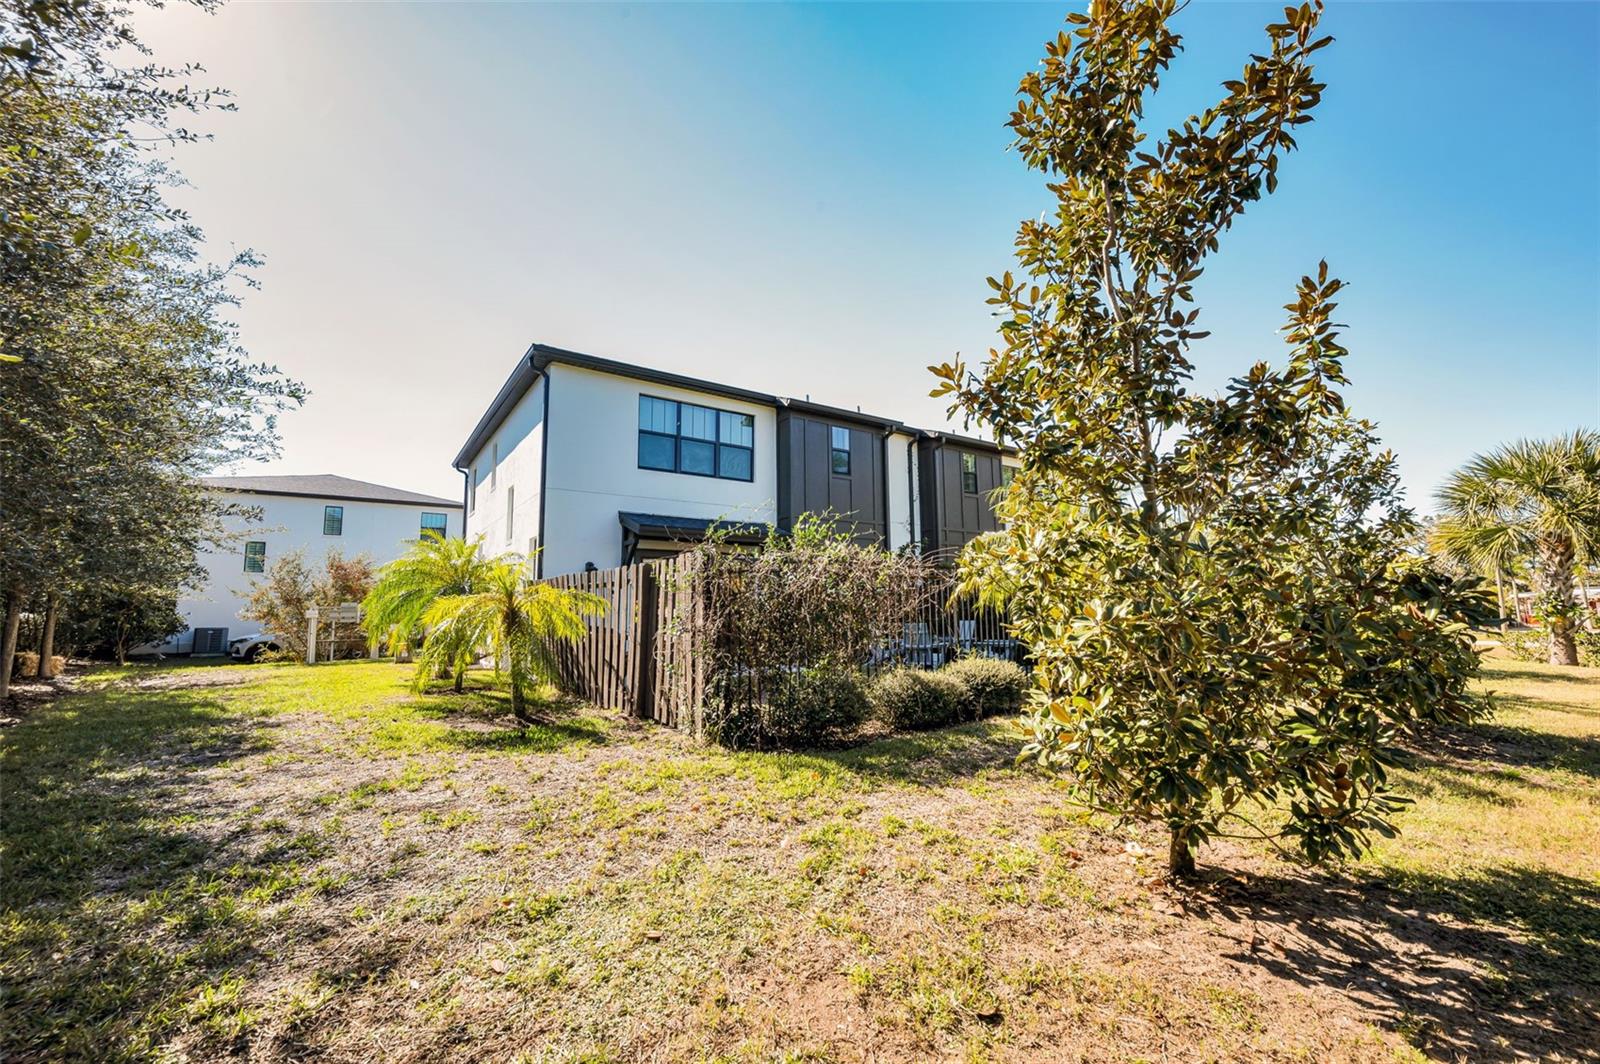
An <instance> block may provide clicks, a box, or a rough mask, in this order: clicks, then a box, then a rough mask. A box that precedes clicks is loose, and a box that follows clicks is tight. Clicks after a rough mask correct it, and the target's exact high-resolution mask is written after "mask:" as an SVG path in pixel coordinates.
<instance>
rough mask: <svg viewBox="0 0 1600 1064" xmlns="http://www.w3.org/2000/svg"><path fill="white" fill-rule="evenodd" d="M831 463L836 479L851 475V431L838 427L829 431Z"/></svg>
mask: <svg viewBox="0 0 1600 1064" xmlns="http://www.w3.org/2000/svg"><path fill="white" fill-rule="evenodd" d="M828 456H829V463H830V465H831V466H832V468H833V475H834V476H836V477H847V476H849V475H850V430H849V429H842V428H840V427H839V426H837V425H834V426H832V427H831V428H829V429H828Z"/></svg>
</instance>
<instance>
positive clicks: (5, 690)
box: [0, 586, 22, 698]
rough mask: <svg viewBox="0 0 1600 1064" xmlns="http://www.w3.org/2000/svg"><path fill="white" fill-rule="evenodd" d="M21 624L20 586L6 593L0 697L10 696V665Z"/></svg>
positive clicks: (12, 662) (0, 656) (14, 656)
mask: <svg viewBox="0 0 1600 1064" xmlns="http://www.w3.org/2000/svg"><path fill="white" fill-rule="evenodd" d="M21 624H22V588H20V587H16V586H13V587H12V588H11V590H10V591H9V592H8V593H7V594H6V627H5V635H4V637H0V698H10V697H11V666H12V665H13V664H14V663H15V662H16V660H17V628H18V626H19V625H21Z"/></svg>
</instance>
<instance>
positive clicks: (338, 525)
mask: <svg viewBox="0 0 1600 1064" xmlns="http://www.w3.org/2000/svg"><path fill="white" fill-rule="evenodd" d="M322 534H323V535H324V536H342V535H344V507H343V506H324V507H323V508H322Z"/></svg>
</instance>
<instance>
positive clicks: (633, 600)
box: [545, 556, 705, 734]
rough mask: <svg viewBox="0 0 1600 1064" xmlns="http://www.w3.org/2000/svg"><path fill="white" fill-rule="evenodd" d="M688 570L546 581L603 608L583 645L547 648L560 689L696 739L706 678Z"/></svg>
mask: <svg viewBox="0 0 1600 1064" xmlns="http://www.w3.org/2000/svg"><path fill="white" fill-rule="evenodd" d="M693 564H694V559H693V558H692V557H689V556H682V557H678V558H662V559H658V560H655V561H648V562H639V563H637V564H634V565H625V566H623V567H621V568H619V569H599V570H595V571H593V572H586V573H572V574H569V575H567V576H557V577H552V578H550V579H549V580H546V581H545V583H547V584H550V585H551V586H553V587H560V588H571V589H573V590H577V591H587V592H589V593H590V594H592V595H597V596H599V597H600V598H601V599H602V600H603V601H604V602H605V604H606V608H605V611H604V612H603V613H602V614H601V615H600V616H598V617H592V618H590V619H589V634H588V635H587V637H585V638H584V639H582V640H581V641H579V642H577V643H560V644H557V645H555V646H554V647H553V648H552V650H553V652H554V657H555V659H556V662H557V673H558V675H557V681H556V682H557V684H558V686H560V688H561V689H562V690H563V691H566V692H567V693H568V694H572V695H576V696H578V697H579V698H582V699H584V700H585V701H588V702H592V703H594V704H595V705H597V706H602V707H604V708H606V709H612V710H616V711H617V712H619V713H626V714H628V715H630V716H636V717H643V718H646V719H651V720H656V721H659V722H660V723H662V724H665V725H667V726H668V727H671V728H683V729H685V730H687V731H691V732H694V733H697V734H698V732H699V722H698V719H697V717H696V714H697V712H698V710H699V707H700V702H701V699H702V696H703V695H704V692H705V675H704V670H703V668H702V665H701V662H702V660H703V658H702V655H699V654H696V653H695V648H694V646H693V645H692V640H693V636H692V632H693V631H694V628H695V625H694V624H693V620H694V611H695V610H696V609H698V608H699V596H698V594H697V586H696V582H695V579H694V573H693V570H692V566H693Z"/></svg>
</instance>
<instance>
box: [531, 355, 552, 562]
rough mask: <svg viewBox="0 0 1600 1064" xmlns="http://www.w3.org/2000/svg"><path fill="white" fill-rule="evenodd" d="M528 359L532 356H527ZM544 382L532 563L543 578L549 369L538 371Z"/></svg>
mask: <svg viewBox="0 0 1600 1064" xmlns="http://www.w3.org/2000/svg"><path fill="white" fill-rule="evenodd" d="M528 357H529V358H530V359H531V358H532V357H533V356H532V355H530V356H528ZM539 379H540V380H541V381H543V382H544V424H543V425H541V426H540V428H539V555H538V557H537V558H535V559H534V562H533V575H534V576H535V577H539V578H543V576H544V546H545V544H544V511H545V501H546V500H547V499H548V498H549V497H550V367H549V366H548V365H546V366H545V367H544V368H543V369H541V370H540V371H539Z"/></svg>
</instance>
